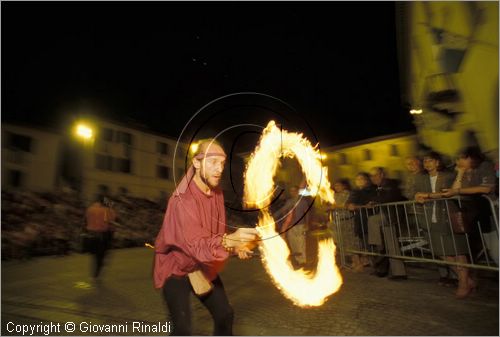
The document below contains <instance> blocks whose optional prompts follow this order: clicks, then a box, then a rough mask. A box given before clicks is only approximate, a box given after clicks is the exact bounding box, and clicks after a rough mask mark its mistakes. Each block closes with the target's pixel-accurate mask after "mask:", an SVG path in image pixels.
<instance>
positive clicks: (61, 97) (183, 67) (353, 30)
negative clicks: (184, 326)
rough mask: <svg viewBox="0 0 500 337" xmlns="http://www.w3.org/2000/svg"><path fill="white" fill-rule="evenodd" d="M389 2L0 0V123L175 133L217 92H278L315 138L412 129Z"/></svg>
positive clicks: (330, 140)
mask: <svg viewBox="0 0 500 337" xmlns="http://www.w3.org/2000/svg"><path fill="white" fill-rule="evenodd" d="M394 18H395V16H394V3H392V2H376V3H368V2H366V3H362V2H348V3H333V2H331V3H326V2H317V3H297V2H290V3H284V2H277V3H263V2H246V3H236V2H235V3H226V2H219V3H194V2H184V3H171V2H149V3H138V2H111V3H101V2H84V3H61V2H52V3H26V2H12V3H9V2H7V3H6V2H2V121H24V122H29V123H33V124H42V125H49V126H59V125H60V124H61V123H62V122H61V121H63V120H67V119H68V118H69V117H75V116H78V115H80V114H84V113H88V112H91V113H94V114H97V115H101V116H105V117H110V118H114V119H119V120H123V121H127V120H130V119H133V120H135V121H137V122H140V123H143V124H145V125H147V126H148V127H149V128H151V129H152V130H155V131H159V132H163V133H166V134H168V135H170V136H172V137H177V136H178V135H179V133H180V130H181V129H182V127H183V126H184V124H185V123H186V121H187V120H188V119H189V118H190V117H191V115H192V114H193V113H194V112H195V111H196V110H198V109H199V108H200V107H201V106H203V105H204V104H206V103H208V102H209V101H211V100H213V99H215V98H217V97H220V96H222V95H225V94H229V93H234V92H239V91H255V92H261V93H265V94H269V95H272V96H275V97H277V98H280V99H282V100H284V101H286V102H288V103H289V104H290V105H292V106H293V107H294V108H295V109H296V110H297V111H298V112H299V113H300V114H302V115H303V116H305V118H307V120H308V122H309V123H310V125H311V126H312V128H313V129H314V130H315V132H316V134H317V135H318V137H319V140H320V142H321V143H322V145H323V146H325V145H335V144H341V143H344V142H349V141H355V140H360V139H364V138H368V137H373V136H379V135H384V134H389V133H394V132H400V131H407V130H411V129H412V125H411V120H410V116H409V114H408V112H407V110H406V108H405V107H404V103H405V102H401V94H400V89H399V69H398V61H397V49H396V32H395V20H394Z"/></svg>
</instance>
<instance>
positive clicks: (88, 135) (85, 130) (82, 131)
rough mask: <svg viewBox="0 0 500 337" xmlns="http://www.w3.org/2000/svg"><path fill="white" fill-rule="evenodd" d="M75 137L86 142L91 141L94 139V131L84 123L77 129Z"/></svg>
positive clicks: (78, 125)
mask: <svg viewBox="0 0 500 337" xmlns="http://www.w3.org/2000/svg"><path fill="white" fill-rule="evenodd" d="M75 135H76V136H77V137H78V138H82V139H84V140H90V139H92V138H93V137H94V130H92V128H90V127H89V126H87V125H85V124H83V123H79V124H77V125H76V127H75Z"/></svg>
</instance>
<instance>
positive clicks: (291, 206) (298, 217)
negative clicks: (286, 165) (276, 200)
mask: <svg viewBox="0 0 500 337" xmlns="http://www.w3.org/2000/svg"><path fill="white" fill-rule="evenodd" d="M289 193H290V198H289V199H288V200H287V202H286V204H285V205H284V206H283V208H282V209H281V210H279V211H278V212H277V213H276V215H277V216H278V218H280V217H283V218H284V221H283V225H282V227H281V232H282V233H286V234H285V237H286V240H287V242H288V244H289V246H290V256H291V261H292V264H293V265H295V266H296V267H303V266H305V264H306V262H307V260H306V234H307V229H308V225H309V222H310V216H311V214H310V213H309V212H308V211H309V209H310V208H309V206H310V203H311V202H312V201H311V200H310V198H307V197H304V196H300V195H299V188H298V186H292V187H290V190H289ZM292 257H293V258H292Z"/></svg>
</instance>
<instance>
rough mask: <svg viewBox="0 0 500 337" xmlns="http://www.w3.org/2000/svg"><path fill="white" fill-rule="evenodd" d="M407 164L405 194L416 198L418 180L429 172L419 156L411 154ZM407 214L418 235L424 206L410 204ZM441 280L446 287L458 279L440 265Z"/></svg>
mask: <svg viewBox="0 0 500 337" xmlns="http://www.w3.org/2000/svg"><path fill="white" fill-rule="evenodd" d="M405 166H406V170H407V174H406V177H405V179H404V183H403V195H404V197H405V198H406V199H408V200H415V194H416V193H417V192H418V191H417V181H418V180H419V179H422V176H423V175H427V172H426V171H425V170H424V169H423V166H422V160H421V159H420V158H419V157H417V156H410V157H407V158H406V159H405ZM405 212H406V215H407V221H408V226H409V227H410V228H411V229H410V231H411V230H416V231H417V232H416V235H417V236H418V235H419V232H418V229H419V228H420V227H422V226H423V225H424V222H423V221H420V223H419V221H418V219H419V218H420V220H422V216H421V215H422V214H423V209H422V206H419V205H415V204H410V205H408V206H407V207H406V208H405ZM437 268H438V272H439V282H438V284H439V285H441V286H444V287H454V286H456V283H457V279H456V276H455V275H453V274H452V273H451V271H450V269H449V268H448V267H447V266H438V267H437Z"/></svg>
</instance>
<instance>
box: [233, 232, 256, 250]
mask: <svg viewBox="0 0 500 337" xmlns="http://www.w3.org/2000/svg"><path fill="white" fill-rule="evenodd" d="M226 238H227V240H226V243H227V245H228V246H229V247H234V248H235V249H238V248H240V247H244V246H247V245H248V244H249V243H251V242H254V241H257V239H258V232H257V230H256V229H255V228H238V229H237V230H236V232H234V233H232V234H229V235H228V236H227V237H226Z"/></svg>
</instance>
